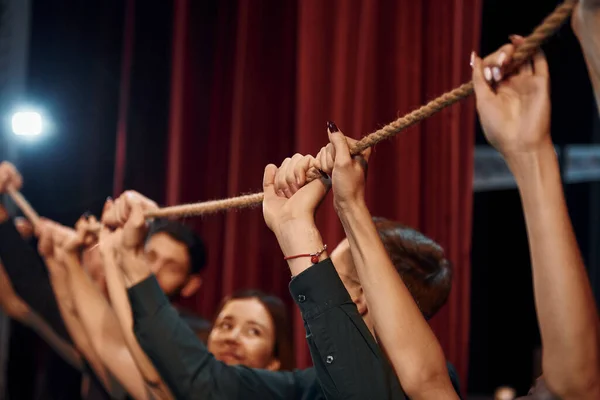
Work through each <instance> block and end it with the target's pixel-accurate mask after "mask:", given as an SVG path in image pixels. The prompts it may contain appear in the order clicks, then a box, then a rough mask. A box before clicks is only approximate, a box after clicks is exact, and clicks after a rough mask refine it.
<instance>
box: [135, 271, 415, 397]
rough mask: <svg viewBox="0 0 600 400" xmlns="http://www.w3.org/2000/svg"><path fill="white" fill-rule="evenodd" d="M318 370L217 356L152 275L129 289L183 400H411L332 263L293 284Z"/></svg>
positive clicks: (141, 328)
mask: <svg viewBox="0 0 600 400" xmlns="http://www.w3.org/2000/svg"><path fill="white" fill-rule="evenodd" d="M290 291H291V293H292V296H293V297H294V300H295V301H296V303H297V304H298V306H299V307H300V310H301V311H302V316H303V319H304V326H305V329H306V334H307V341H308V344H309V347H310V351H311V356H312V358H313V362H314V364H315V366H314V368H309V369H306V370H301V371H299V370H296V371H293V372H282V371H279V372H272V371H265V370H258V369H251V368H247V367H243V366H228V365H226V364H224V363H222V362H220V361H218V360H216V359H215V358H214V356H213V355H212V354H211V353H209V352H208V350H207V348H206V347H205V346H204V345H203V344H202V343H201V342H200V341H199V340H198V339H197V337H196V336H195V335H194V333H193V332H192V331H191V329H190V328H189V327H188V326H187V324H186V323H185V322H183V321H182V320H181V319H180V318H179V316H178V314H177V311H175V309H174V308H173V307H172V306H171V305H170V304H169V302H168V300H167V298H166V296H165V295H164V293H163V292H162V291H161V289H160V287H159V285H158V282H157V280H156V278H155V277H154V276H150V277H148V278H147V279H146V280H144V281H142V282H140V283H138V284H137V285H135V286H133V287H132V288H130V289H129V298H130V301H131V307H132V310H133V317H134V332H135V334H136V336H137V339H138V341H139V343H140V345H141V347H142V348H143V349H144V351H145V352H146V353H147V354H148V356H149V357H150V359H151V360H152V361H153V363H154V365H155V367H156V369H157V370H158V372H159V373H160V375H161V376H162V378H163V379H164V380H165V382H166V383H167V385H168V386H169V387H170V388H171V390H172V391H173V393H174V395H175V396H176V397H177V398H178V399H204V400H211V399H240V400H241V399H244V400H251V399H265V400H267V399H297V400H313V399H314V400H318V399H325V398H327V399H342V398H343V399H360V400H364V399H405V398H406V397H405V395H404V393H403V392H402V389H401V387H400V384H399V382H398V379H397V377H396V375H395V373H394V371H393V370H392V368H391V367H390V366H389V364H388V362H387V360H386V359H385V357H384V355H383V354H382V352H381V350H380V348H379V347H378V346H377V344H376V342H375V340H374V338H373V336H372V335H371V333H370V331H369V330H368V328H367V326H366V325H365V323H364V321H363V320H362V318H361V316H360V315H359V313H358V310H357V308H356V305H355V304H354V303H353V302H352V300H351V299H350V296H349V294H348V292H347V291H346V288H345V287H344V285H343V283H342V282H341V280H340V278H339V276H338V274H337V272H336V271H335V268H334V266H333V264H332V263H331V261H330V260H325V261H323V262H321V263H319V264H317V265H315V266H313V267H311V268H309V269H308V270H306V271H305V272H303V273H302V274H300V275H298V276H297V277H295V278H294V279H292V281H291V283H290Z"/></svg>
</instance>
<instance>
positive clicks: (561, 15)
mask: <svg viewBox="0 0 600 400" xmlns="http://www.w3.org/2000/svg"><path fill="white" fill-rule="evenodd" d="M576 3H577V1H576V0H567V1H565V2H564V3H562V4H560V5H559V6H558V7H557V8H556V9H555V10H554V12H552V14H550V15H549V16H548V17H546V19H545V20H544V21H543V22H542V23H541V24H540V25H539V26H538V27H537V28H536V29H535V30H534V31H533V33H532V34H531V35H529V36H528V37H527V38H525V41H524V42H523V44H522V45H521V46H520V47H519V48H518V49H517V51H516V52H515V54H514V55H513V57H512V62H511V64H510V66H509V70H508V71H507V73H509V72H511V71H512V70H514V69H516V68H517V67H519V66H520V65H521V64H522V63H523V62H524V61H525V60H527V59H529V58H530V57H531V56H532V55H533V54H534V53H535V51H536V50H537V49H538V48H539V46H540V45H541V44H542V43H543V42H544V41H546V40H547V39H548V38H549V37H551V36H552V35H554V33H556V31H558V30H559V29H560V27H561V26H562V25H563V24H564V23H565V22H566V21H567V19H568V18H569V16H570V15H571V13H572V12H573V8H574V7H575V4H576ZM472 93H473V82H468V83H464V84H462V85H461V86H459V87H458V88H456V89H454V90H452V91H450V92H447V93H444V94H443V95H441V96H440V97H438V98H437V99H435V100H432V101H430V102H429V103H427V104H426V105H424V106H421V107H420V108H418V109H417V110H414V111H412V112H410V113H408V114H406V115H405V116H403V117H401V118H399V119H397V120H396V121H394V122H392V123H390V124H388V125H386V126H384V127H383V128H381V129H379V130H378V131H375V132H373V133H371V134H369V135H367V136H365V137H364V138H362V139H361V140H360V141H359V142H357V143H356V144H355V145H354V147H353V148H352V149H351V153H352V154H353V155H356V154H359V153H361V152H362V151H364V150H365V149H367V148H369V147H372V146H374V145H376V144H377V143H379V142H381V141H383V140H385V139H389V138H391V137H392V136H395V135H397V134H398V133H399V132H401V131H403V130H404V129H406V128H408V127H410V126H412V125H415V124H416V123H418V122H420V121H422V120H424V119H427V118H429V117H431V116H432V115H434V114H436V113H437V112H439V111H441V110H443V109H444V108H446V107H448V106H450V105H452V104H454V103H457V102H459V101H460V100H462V99H464V98H467V97H469V96H470V95H471V94H472ZM263 197H264V194H263V193H255V194H249V195H244V196H239V197H232V198H229V199H223V200H212V201H207V202H202V203H194V204H184V205H179V206H173V207H165V208H162V209H160V210H156V211H152V212H148V213H146V217H148V218H152V217H182V216H193V215H202V214H211V213H216V212H218V211H221V210H226V209H231V208H237V209H241V208H248V207H253V206H256V205H259V204H261V203H262V201H263Z"/></svg>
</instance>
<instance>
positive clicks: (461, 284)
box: [165, 0, 481, 385]
mask: <svg viewBox="0 0 600 400" xmlns="http://www.w3.org/2000/svg"><path fill="white" fill-rule="evenodd" d="M175 3H176V5H175V13H174V32H175V34H174V43H173V48H174V49H178V50H177V51H174V53H173V54H174V58H173V64H172V79H171V82H172V98H171V110H170V112H171V122H170V130H169V134H170V142H169V143H170V145H169V152H168V154H167V159H168V162H167V165H168V170H169V172H168V174H167V182H166V185H165V190H166V198H167V199H168V203H170V204H174V203H182V202H193V201H200V200H209V199H216V198H224V197H230V196H235V195H238V194H240V193H250V192H254V191H260V190H261V181H262V174H263V169H264V166H265V165H266V164H268V163H275V164H278V163H280V162H281V161H282V160H283V159H284V158H285V157H288V156H291V155H293V154H294V153H295V152H299V153H311V154H316V152H317V151H318V150H319V148H320V147H321V146H323V145H325V144H326V143H327V132H326V128H325V123H326V121H327V120H332V121H334V122H335V123H336V124H337V125H338V126H339V127H340V129H341V130H342V131H344V133H345V134H347V135H350V136H352V137H355V138H358V137H361V136H363V135H364V134H367V133H369V132H372V131H374V130H376V129H377V128H379V127H381V126H383V125H384V124H386V123H388V122H389V121H391V120H393V119H395V118H397V117H398V116H401V115H403V114H405V113H407V112H409V111H411V110H412V109H414V108H416V107H418V106H420V105H421V104H422V103H424V102H426V101H428V100H431V99H432V98H434V97H436V96H438V95H440V94H442V93H443V92H445V91H448V90H450V89H452V88H454V87H456V86H458V85H459V84H461V83H462V82H464V81H467V80H469V78H470V67H469V55H470V52H471V51H472V50H474V49H477V48H478V42H479V21H480V10H481V4H480V3H481V2H480V0H445V1H441V0H440V1H433V0H431V1H423V2H415V1H410V0H371V1H358V0H350V1H346V0H332V1H322V0H302V1H285V2H283V1H279V0H260V1H249V0H239V1H225V2H216V1H214V2H191V1H184V0H181V1H179V2H175ZM191 21H193V23H192V22H191ZM184 28H185V29H184ZM474 126H475V110H474V104H473V101H472V99H471V100H467V101H464V102H463V103H461V104H458V105H455V106H453V107H451V108H450V109H447V110H445V111H443V112H441V113H440V114H439V115H437V116H435V117H433V118H431V119H429V120H428V121H425V122H423V123H421V124H419V125H417V126H414V127H412V128H410V129H408V130H407V131H405V132H403V133H401V134H400V135H398V137H397V138H394V139H392V140H390V141H388V142H385V143H381V144H380V145H378V146H377V148H376V149H375V151H374V154H373V157H372V161H371V163H370V167H369V178H368V185H367V186H368V188H367V201H368V205H369V207H370V209H371V211H372V213H373V215H377V216H383V217H387V218H390V219H394V220H398V221H401V222H403V223H405V224H407V225H410V226H412V227H414V228H417V229H419V230H421V231H423V232H424V233H425V234H427V235H428V236H430V237H432V238H433V239H435V240H436V241H438V242H439V243H440V244H441V245H442V246H443V247H444V248H445V249H446V252H447V255H448V258H449V259H450V260H451V261H452V262H453V264H454V287H453V290H452V293H451V295H450V299H449V301H448V305H447V306H445V307H444V308H443V310H442V311H441V312H440V313H439V315H438V316H436V317H435V318H434V319H433V320H432V321H431V325H432V327H433V328H434V330H435V332H436V334H437V335H438V338H439V339H440V342H441V343H442V346H443V348H444V350H445V352H446V356H447V358H448V359H449V360H450V361H451V362H452V363H453V364H454V365H455V366H456V367H457V369H458V371H459V373H460V375H461V377H462V379H463V382H462V383H463V385H465V384H466V382H465V379H466V375H467V361H468V355H467V351H468V346H467V343H468V328H469V281H470V260H469V249H470V240H471V208H472V187H471V185H472V174H473V165H472V158H473V142H474V139H473V138H474V130H475V129H474ZM189 222H190V223H192V224H193V225H194V226H195V227H196V228H197V229H198V231H199V232H200V233H201V234H202V236H203V238H204V239H205V241H206V243H207V246H208V249H209V250H208V251H209V267H208V270H207V271H206V272H205V276H204V282H205V284H204V286H203V288H202V290H201V291H200V293H199V294H198V296H196V297H195V298H193V299H190V300H188V301H187V303H188V305H192V306H193V307H194V308H195V309H196V310H198V311H199V312H200V313H201V314H203V315H204V316H206V317H212V313H213V312H214V309H215V307H216V305H217V304H218V302H219V301H220V300H221V298H222V297H223V296H224V295H227V294H229V293H231V292H232V291H234V290H237V289H242V288H251V287H255V288H260V289H263V290H267V291H269V292H272V293H274V294H277V295H279V296H281V297H282V298H283V299H284V300H285V301H286V302H287V303H288V304H289V305H290V309H291V310H294V308H293V307H292V302H291V299H290V296H289V293H288V289H287V285H288V283H289V279H290V276H289V271H288V269H287V267H286V264H285V262H284V261H283V256H282V254H281V251H280V250H279V248H278V246H277V243H276V241H275V239H274V237H273V235H272V234H271V233H270V232H269V231H268V229H267V228H266V226H265V224H264V221H263V219H262V213H261V210H260V208H257V209H254V210H244V211H231V212H227V213H223V214H220V215H214V216H206V217H204V218H198V219H193V220H190V221H189ZM318 224H319V228H320V229H321V233H322V234H323V237H324V240H325V241H326V243H328V245H329V246H330V248H333V247H335V245H336V244H337V243H338V242H339V241H340V240H341V239H342V238H343V230H342V227H341V224H340V223H339V221H338V219H337V216H336V215H335V212H334V210H333V207H332V204H331V198H329V200H327V201H325V202H324V204H323V206H322V209H321V210H320V211H319V213H318ZM293 312H294V315H295V318H294V327H295V344H296V349H297V351H296V356H297V363H298V366H299V367H305V366H307V365H309V364H310V355H309V353H308V350H307V346H306V344H305V334H304V328H303V325H302V321H301V319H300V317H299V315H298V314H297V312H296V311H295V310H294V311H293Z"/></svg>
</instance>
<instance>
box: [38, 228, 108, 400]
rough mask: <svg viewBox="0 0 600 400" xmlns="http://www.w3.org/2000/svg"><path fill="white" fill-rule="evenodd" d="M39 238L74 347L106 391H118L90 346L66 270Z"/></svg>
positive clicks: (59, 306) (55, 294)
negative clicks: (76, 308)
mask: <svg viewBox="0 0 600 400" xmlns="http://www.w3.org/2000/svg"><path fill="white" fill-rule="evenodd" d="M41 239H42V240H40V243H39V245H40V254H42V255H43V256H44V258H45V261H46V265H47V267H48V273H49V277H50V283H51V285H52V290H53V291H54V296H55V298H56V302H57V304H58V309H59V310H60V314H61V316H62V319H63V321H64V324H65V326H66V329H67V331H68V332H69V335H70V336H71V338H72V339H73V343H74V344H75V348H76V349H77V350H78V351H79V352H80V353H81V354H82V355H83V358H85V360H86V361H87V363H88V364H89V366H90V368H91V369H92V371H93V372H94V373H95V374H96V376H97V377H98V379H99V380H100V382H101V383H102V385H103V386H104V388H105V389H106V391H107V392H108V393H118V390H119V388H118V387H117V386H118V385H117V386H115V383H114V382H113V378H112V376H111V375H110V373H109V372H108V370H107V369H106V367H105V366H104V364H103V363H102V361H101V360H100V357H99V356H98V353H97V352H96V350H95V349H94V347H93V346H92V342H91V340H90V338H89V337H88V335H87V333H86V331H85V329H84V327H83V325H82V323H81V321H80V320H79V316H78V315H77V311H76V310H75V305H74V302H73V295H72V294H71V290H70V288H69V281H68V276H67V272H66V271H65V270H64V267H63V266H62V265H61V264H60V263H58V262H57V261H56V260H55V259H54V256H53V251H52V250H50V249H51V248H52V247H51V246H50V247H47V246H45V245H46V244H47V243H48V242H47V240H43V239H44V238H41Z"/></svg>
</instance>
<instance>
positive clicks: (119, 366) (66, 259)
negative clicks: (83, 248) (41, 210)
mask: <svg viewBox="0 0 600 400" xmlns="http://www.w3.org/2000/svg"><path fill="white" fill-rule="evenodd" d="M46 229H47V231H46V232H47V233H46V232H44V233H42V236H43V235H45V234H50V235H52V241H53V244H54V253H55V256H56V260H57V262H59V263H61V264H62V266H63V267H64V269H65V271H66V275H67V282H68V289H69V290H70V292H71V295H72V296H73V297H72V299H73V306H74V308H75V311H76V313H77V316H78V317H79V319H80V321H81V323H82V325H83V328H84V330H85V332H86V333H87V336H88V337H89V339H90V341H91V343H92V346H93V348H94V350H95V351H96V353H97V354H98V356H99V357H100V359H101V360H102V363H103V364H104V365H105V366H106V368H107V369H108V371H110V373H111V374H112V375H113V376H114V377H115V379H117V380H118V381H119V383H120V384H121V385H122V386H123V387H124V388H125V390H126V391H127V392H128V393H129V394H130V395H131V396H132V397H134V398H135V399H154V398H156V397H155V396H154V394H153V393H152V390H151V389H150V388H149V387H148V386H147V385H146V382H144V379H143V378H142V375H141V374H140V372H139V370H138V369H137V366H136V365H135V362H134V360H133V358H132V356H131V354H130V352H129V349H128V348H127V345H126V343H125V339H124V338H123V335H122V333H121V330H120V328H119V325H118V321H117V319H116V316H115V315H114V312H113V311H112V309H111V308H110V305H109V304H108V301H107V300H106V298H104V296H103V295H102V293H101V292H100V290H99V289H98V288H97V287H96V286H95V285H94V283H93V282H92V281H91V279H90V277H89V276H88V275H87V274H86V273H85V272H84V271H83V268H82V266H81V263H80V261H79V255H78V252H77V249H78V245H79V244H80V243H78V242H77V241H76V240H75V239H73V238H74V237H76V234H75V231H73V230H71V229H68V228H66V227H62V226H59V225H58V224H53V223H47V227H46ZM40 240H42V239H40Z"/></svg>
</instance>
